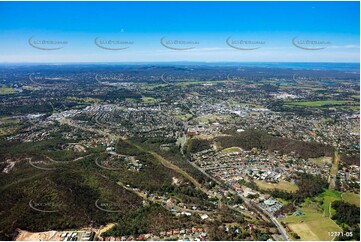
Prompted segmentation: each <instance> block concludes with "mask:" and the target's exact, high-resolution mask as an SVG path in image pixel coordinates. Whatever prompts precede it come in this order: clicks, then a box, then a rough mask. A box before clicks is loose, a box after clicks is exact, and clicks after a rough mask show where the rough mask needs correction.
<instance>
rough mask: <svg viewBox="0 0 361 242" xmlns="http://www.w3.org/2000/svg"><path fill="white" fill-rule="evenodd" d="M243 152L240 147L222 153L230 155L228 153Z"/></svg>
mask: <svg viewBox="0 0 361 242" xmlns="http://www.w3.org/2000/svg"><path fill="white" fill-rule="evenodd" d="M241 151H242V149H241V148H239V147H230V148H227V149H224V150H223V151H222V152H223V153H227V154H228V153H233V152H241Z"/></svg>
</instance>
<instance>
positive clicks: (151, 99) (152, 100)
mask: <svg viewBox="0 0 361 242" xmlns="http://www.w3.org/2000/svg"><path fill="white" fill-rule="evenodd" d="M142 101H143V102H144V103H152V102H154V101H155V99H154V98H153V97H142Z"/></svg>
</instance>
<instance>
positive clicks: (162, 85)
mask: <svg viewBox="0 0 361 242" xmlns="http://www.w3.org/2000/svg"><path fill="white" fill-rule="evenodd" d="M166 86H168V84H166V83H162V84H147V85H144V86H142V87H141V89H143V90H153V89H156V88H158V87H166Z"/></svg>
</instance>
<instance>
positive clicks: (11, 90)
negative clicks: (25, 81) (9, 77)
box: [0, 86, 15, 95]
mask: <svg viewBox="0 0 361 242" xmlns="http://www.w3.org/2000/svg"><path fill="white" fill-rule="evenodd" d="M12 93H15V89H14V88H11V87H5V86H3V87H1V88H0V95H5V94H12Z"/></svg>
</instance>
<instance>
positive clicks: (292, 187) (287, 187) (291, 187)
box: [254, 180, 298, 192]
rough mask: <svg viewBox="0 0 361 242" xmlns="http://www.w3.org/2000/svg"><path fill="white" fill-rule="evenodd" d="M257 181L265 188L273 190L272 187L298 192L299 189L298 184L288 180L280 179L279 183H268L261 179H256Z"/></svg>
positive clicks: (257, 183)
mask: <svg viewBox="0 0 361 242" xmlns="http://www.w3.org/2000/svg"><path fill="white" fill-rule="evenodd" d="M254 182H255V183H256V185H257V186H258V187H259V188H261V189H264V190H272V189H277V190H283V191H286V192H296V191H297V190H298V186H297V185H295V184H292V183H291V182H287V181H280V182H279V183H277V184H273V183H267V182H265V181H259V180H255V181H254Z"/></svg>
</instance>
